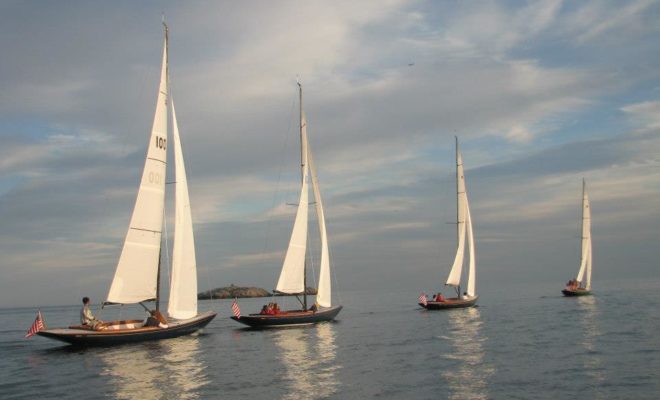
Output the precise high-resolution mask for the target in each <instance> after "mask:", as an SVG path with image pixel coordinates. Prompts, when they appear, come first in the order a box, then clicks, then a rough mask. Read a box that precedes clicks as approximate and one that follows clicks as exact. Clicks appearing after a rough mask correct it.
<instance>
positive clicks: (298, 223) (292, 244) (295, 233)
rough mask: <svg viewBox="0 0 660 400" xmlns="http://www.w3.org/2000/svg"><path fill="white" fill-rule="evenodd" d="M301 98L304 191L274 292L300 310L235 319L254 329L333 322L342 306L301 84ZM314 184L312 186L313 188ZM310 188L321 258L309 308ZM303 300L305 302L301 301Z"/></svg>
mask: <svg viewBox="0 0 660 400" xmlns="http://www.w3.org/2000/svg"><path fill="white" fill-rule="evenodd" d="M298 89H299V96H300V166H301V171H300V174H301V189H300V201H299V202H298V210H297V212H296V219H295V222H294V224H293V229H292V232H291V239H290V240H289V247H288V248H287V251H286V256H285V257H284V263H283V265H282V271H281V273H280V278H279V280H278V282H277V287H276V288H275V292H276V293H279V294H284V295H294V296H296V297H297V298H298V300H299V301H300V303H301V306H302V309H301V310H290V311H284V312H279V313H276V314H249V315H245V316H243V315H241V316H234V317H232V319H234V320H235V321H238V322H240V323H243V324H245V325H248V326H251V327H275V326H291V325H305V324H314V323H317V322H324V321H330V320H332V319H334V318H335V317H336V316H337V314H339V312H340V311H341V309H342V306H333V305H332V287H331V286H332V285H331V282H330V252H329V249H328V235H327V231H326V228H325V213H324V211H323V201H322V200H321V191H320V189H319V183H318V177H317V174H316V166H315V164H314V159H313V157H312V150H311V147H310V145H309V142H308V140H307V121H306V118H305V114H304V112H303V106H302V86H301V85H300V82H298ZM310 184H311V185H310ZM309 186H312V190H313V192H314V200H315V203H314V204H315V209H316V216H317V220H318V226H319V236H320V239H321V258H320V261H321V262H320V264H321V265H320V268H319V282H318V290H317V294H316V303H315V304H314V305H313V306H312V307H309V308H308V304H307V290H306V288H307V269H308V268H307V230H308V214H309V193H308V192H309ZM300 297H302V299H301V298H300Z"/></svg>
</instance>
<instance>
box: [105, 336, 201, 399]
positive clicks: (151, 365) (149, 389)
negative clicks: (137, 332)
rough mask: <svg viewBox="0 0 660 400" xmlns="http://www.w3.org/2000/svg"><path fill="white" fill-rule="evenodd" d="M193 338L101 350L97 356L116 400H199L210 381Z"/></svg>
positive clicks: (198, 345)
mask: <svg viewBox="0 0 660 400" xmlns="http://www.w3.org/2000/svg"><path fill="white" fill-rule="evenodd" d="M200 352H201V351H200V344H199V338H198V337H195V336H192V337H191V336H188V337H182V338H177V339H170V340H164V341H161V342H157V343H148V344H146V343H145V344H142V345H136V346H122V347H116V348H110V349H103V351H100V352H98V353H97V355H98V357H99V358H100V359H101V361H102V362H103V363H104V364H105V368H103V370H102V375H105V376H108V377H109V378H110V382H111V383H112V385H111V387H112V388H113V390H114V393H113V394H112V397H113V398H116V399H131V400H132V399H145V400H150V399H162V398H176V399H198V398H202V395H201V389H202V388H203V387H204V386H206V385H207V384H208V383H209V382H210V380H209V378H208V375H207V374H206V372H205V370H206V365H204V364H203V361H201V360H203V358H202V357H201V356H200Z"/></svg>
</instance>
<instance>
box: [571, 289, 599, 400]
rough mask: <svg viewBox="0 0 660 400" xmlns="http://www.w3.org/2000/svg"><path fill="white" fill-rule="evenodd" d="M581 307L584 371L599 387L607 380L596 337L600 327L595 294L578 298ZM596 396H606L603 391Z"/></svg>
mask: <svg viewBox="0 0 660 400" xmlns="http://www.w3.org/2000/svg"><path fill="white" fill-rule="evenodd" d="M578 301H579V303H578V307H579V309H580V311H581V312H580V314H581V315H580V318H579V321H580V325H581V327H582V342H581V343H580V344H581V345H582V347H583V348H584V350H585V356H584V372H585V374H587V376H589V377H590V378H591V379H592V380H593V387H594V388H599V387H600V385H601V384H602V383H603V382H604V381H605V376H604V375H603V370H604V369H603V365H602V360H601V358H600V357H599V355H598V352H597V350H596V338H597V337H598V336H600V329H599V328H598V304H597V303H596V298H595V297H594V296H583V297H580V298H579V299H578ZM595 395H596V398H604V397H603V395H602V393H599V392H598V391H597V392H596V393H595Z"/></svg>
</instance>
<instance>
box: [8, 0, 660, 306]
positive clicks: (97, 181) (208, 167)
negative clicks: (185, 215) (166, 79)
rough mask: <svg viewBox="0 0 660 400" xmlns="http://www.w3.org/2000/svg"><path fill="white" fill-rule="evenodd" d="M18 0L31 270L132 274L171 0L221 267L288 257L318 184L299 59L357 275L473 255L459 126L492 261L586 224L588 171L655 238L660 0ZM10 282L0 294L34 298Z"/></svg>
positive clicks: (22, 176)
mask: <svg viewBox="0 0 660 400" xmlns="http://www.w3.org/2000/svg"><path fill="white" fill-rule="evenodd" d="M1 7H2V9H3V12H2V13H0V47H2V48H3V49H5V52H4V53H3V63H2V64H1V65H0V89H2V90H0V139H2V143H3V145H2V146H0V217H1V219H2V221H3V223H2V224H0V239H2V240H3V242H4V243H8V244H7V245H6V246H5V247H4V250H5V252H6V254H7V256H6V257H5V261H3V262H0V271H1V273H2V274H3V277H4V276H7V274H8V271H13V268H14V267H15V265H12V264H21V265H26V266H27V267H26V268H25V276H24V277H25V278H26V279H28V277H29V276H31V277H32V278H35V277H37V276H36V275H30V274H32V273H34V272H35V271H37V270H39V271H41V272H42V273H44V274H46V275H45V276H46V278H40V279H44V281H50V280H51V278H52V280H54V281H58V279H60V280H61V281H62V282H60V283H61V284H62V285H63V291H64V292H65V293H71V292H72V290H73V289H72V287H73V286H75V285H74V284H73V283H71V282H68V281H66V279H63V278H62V277H59V278H58V271H64V270H65V267H63V266H62V264H67V265H70V266H71V267H70V268H71V269H76V271H77V274H78V276H80V278H81V279H83V280H86V281H92V280H94V279H99V278H96V277H97V276H103V277H105V276H106V275H110V274H111V273H112V268H113V267H114V264H115V263H116V256H117V253H118V252H119V250H120V247H121V243H122V240H123V237H124V235H125V232H126V226H127V224H128V220H129V218H130V213H131V210H132V207H133V204H134V201H135V193H136V189H137V184H138V181H139V177H140V173H141V168H142V165H143V162H144V160H143V157H144V148H145V144H146V140H147V135H148V133H149V130H150V125H151V122H152V118H153V107H154V101H155V100H154V98H155V93H156V90H157V80H158V73H159V62H160V54H161V53H160V52H161V51H162V48H161V44H162V32H161V27H160V15H161V12H162V11H163V8H164V9H165V12H166V15H167V19H168V22H169V25H170V56H171V57H170V78H171V84H172V92H173V93H174V95H175V97H176V98H177V108H178V115H177V116H178V118H179V125H180V128H181V134H182V139H183V144H184V154H185V157H186V167H187V170H188V178H189V186H190V193H191V204H192V207H193V210H192V212H193V218H194V222H195V229H196V231H195V232H196V240H197V245H198V256H199V257H198V258H199V260H200V265H203V266H205V267H204V268H209V269H214V268H217V269H220V268H224V270H223V271H224V272H223V274H224V275H223V278H221V279H233V280H235V281H236V282H238V281H246V280H249V279H254V280H255V282H261V281H262V280H267V282H265V283H262V284H264V285H272V283H273V282H272V280H273V279H274V278H273V277H276V276H277V271H276V270H277V268H279V261H278V262H276V261H277V260H276V259H277V255H278V254H281V252H283V251H284V249H285V248H286V243H287V241H288V237H289V234H290V229H291V224H292V221H293V214H294V212H295V210H294V208H293V207H290V206H287V205H286V203H291V202H295V201H297V195H298V191H299V187H298V179H299V178H298V173H299V171H298V168H299V166H298V159H299V145H298V142H297V141H298V132H297V119H298V103H297V101H298V97H297V96H298V94H297V92H296V90H297V88H296V85H295V77H296V75H299V76H300V79H301V81H302V83H303V88H304V105H305V111H306V114H307V117H308V123H309V135H310V142H311V144H312V148H313V151H314V156H315V161H316V164H317V166H318V170H319V179H320V184H321V190H322V194H323V199H324V204H325V207H326V215H327V218H328V230H329V236H330V240H331V245H332V246H333V254H334V255H335V257H336V261H337V263H338V264H339V265H338V268H339V270H340V271H341V272H342V274H338V278H340V279H345V282H346V283H347V284H346V286H347V287H355V286H356V285H360V284H364V285H382V286H383V287H385V286H387V285H388V284H390V283H388V281H387V279H386V278H390V279H392V280H396V281H397V282H408V283H410V284H411V285H413V284H418V283H420V282H422V283H423V282H424V280H425V279H427V278H424V277H422V274H417V273H415V271H422V270H424V271H427V272H428V271H429V270H430V268H431V267H430V266H431V265H432V266H435V265H437V264H438V260H439V259H440V258H442V259H444V256H446V254H450V255H451V254H453V247H454V246H455V243H454V240H455V232H454V230H453V229H452V228H451V227H448V226H447V225H446V224H445V222H446V221H451V220H452V219H453V216H454V213H455V203H454V202H455V195H454V193H453V190H454V189H453V188H454V183H453V176H452V169H453V149H451V147H452V146H453V138H452V136H454V135H456V136H459V137H460V139H461V146H462V150H463V155H464V159H465V161H466V167H467V171H466V176H467V178H468V191H469V193H470V196H471V205H472V206H473V207H474V218H475V229H476V234H477V239H478V248H479V249H480V251H481V249H483V253H480V256H479V257H480V259H486V260H489V262H492V263H494V264H497V263H500V264H501V265H506V264H508V263H511V265H514V264H515V263H516V262H518V263H519V264H520V265H521V264H522V263H523V262H522V261H516V260H512V259H511V257H510V254H507V253H510V252H511V251H507V250H506V248H507V247H508V248H511V245H512V244H516V243H517V242H519V241H524V242H525V243H526V244H527V246H526V247H527V248H529V249H530V250H529V251H530V254H532V255H541V254H546V253H545V250H544V245H546V244H547V243H553V244H554V243H563V242H562V241H563V240H567V239H564V237H568V236H570V234H571V233H570V232H572V231H571V229H572V228H573V227H574V220H575V218H574V217H575V212H576V211H575V210H576V208H575V207H576V206H575V205H576V204H577V203H576V202H577V201H578V200H579V193H578V192H579V187H580V184H579V181H580V179H581V178H582V177H583V176H585V177H586V178H587V182H588V184H589V188H590V190H591V191H592V196H593V203H594V214H595V218H597V221H598V223H595V225H594V226H595V229H601V232H599V235H600V237H601V238H602V237H608V239H607V240H610V239H609V238H611V242H608V243H610V244H611V247H612V248H615V247H617V246H618V245H624V244H625V243H624V239H623V238H620V239H618V240H619V241H618V242H617V239H615V236H616V232H618V230H617V229H621V230H624V231H625V232H626V233H627V234H629V235H630V236H632V233H631V232H633V231H635V232H639V235H640V236H641V239H640V240H643V241H644V243H646V242H647V241H648V239H647V238H645V236H644V235H646V234H648V232H650V231H652V222H653V221H654V219H653V217H648V215H655V214H654V213H657V210H656V206H655V205H654V204H651V202H648V200H647V199H648V198H652V197H653V196H654V195H657V190H658V189H657V185H655V183H654V182H655V181H657V174H656V173H655V171H656V169H657V163H658V158H657V154H658V150H660V149H659V146H660V145H659V143H658V140H657V139H656V137H657V136H658V135H657V133H658V124H659V123H658V118H657V115H659V113H658V111H659V110H658V107H659V106H658V104H657V103H658V99H657V88H658V87H660V83H659V82H658V77H659V75H658V73H657V71H658V70H659V69H658V66H659V65H660V56H659V55H658V52H657V51H656V50H657V43H658V29H657V24H656V23H655V20H654V19H653V16H654V15H655V14H657V12H656V10H657V9H658V6H657V2H651V1H635V2H631V3H627V4H626V5H624V6H621V5H619V4H615V3H610V2H585V3H579V4H573V3H570V2H562V1H555V0H549V1H534V2H529V3H526V4H525V5H523V6H512V5H510V4H509V3H506V2H498V1H492V2H486V3H479V4H478V5H477V4H473V3H469V2H458V3H455V4H447V3H435V2H423V3H409V2H401V1H388V2H373V3H372V2H368V3H357V4H356V3H350V2H333V3H325V2H306V3H304V4H300V3H298V2H279V3H278V4H270V3H259V4H252V3H250V4H248V3H245V4H244V3H214V4H209V3H197V2H186V3H164V4H161V5H158V6H155V5H152V4H148V3H139V4H131V5H130V7H127V6H126V5H122V4H101V3H87V2H79V3H73V4H69V5H64V6H63V5H61V4H57V5H54V4H53V5H50V4H41V5H40V6H39V7H35V6H34V5H33V4H31V3H7V4H5V5H3V6H1ZM18 44H20V45H18ZM409 64H413V65H411V66H409ZM654 88H655V89H654ZM629 99H636V100H635V103H632V104H631V103H630V100H629ZM171 172H172V171H171V170H170V171H168V173H169V174H170V176H173V175H171ZM172 189H173V185H170V186H168V192H170V193H171V191H172ZM656 197H657V196H656ZM167 210H168V211H171V202H168V208H167ZM596 211H598V215H596ZM644 215H647V218H646V219H645V218H644ZM595 221H596V219H595ZM171 223H172V219H171V217H168V224H170V225H169V226H170V229H171ZM314 229H315V228H310V232H315V231H314ZM566 232H569V234H567V233H566ZM264 243H266V244H264ZM19 244H20V245H19ZM255 246H256V248H255ZM514 247H515V246H514ZM35 248H39V249H43V251H42V250H39V251H36V250H31V249H35ZM261 248H263V249H261ZM67 249H68V250H67ZM69 250H71V251H69ZM260 250H261V251H260ZM65 253H66V254H65ZM48 254H52V255H53V257H52V259H50V258H49V255H48ZM76 254H80V257H78V258H77V259H76ZM94 255H97V256H98V257H97V258H95V256H94ZM260 257H265V260H266V261H267V262H266V263H263V262H262V259H261V258H260ZM450 258H451V257H450ZM555 261H558V262H559V261H560V260H555ZM604 262H605V261H604ZM262 264H267V265H262ZM342 265H343V266H345V268H347V270H344V271H342V270H341V269H342ZM401 265H412V267H411V268H412V270H410V271H408V270H406V271H403V272H402V271H401V270H400V266H401ZM206 266H208V267H206ZM348 266H350V267H348ZM253 267H255V268H253ZM257 267H263V269H260V268H257ZM416 268H417V269H416ZM601 268H606V267H601ZM496 270H497V267H496V266H495V267H493V269H491V271H496ZM99 271H103V272H99ZM108 271H109V272H108ZM264 271H265V272H264ZM505 272H506V271H505ZM67 273H68V272H65V273H59V275H66V274H67ZM344 273H346V275H344ZM434 273H437V271H435V272H434ZM485 273H486V274H488V273H489V272H488V270H487V269H486V272H485ZM531 273H532V272H530V274H531ZM265 275H268V279H266V278H263V277H262V276H265ZM342 275H344V276H343V277H342ZM225 276H226V277H227V278H224V277H225ZM93 277H94V279H92V278H93ZM248 278H249V279H248ZM562 279H563V278H562ZM69 280H70V279H69ZM4 282H5V281H4V279H3V282H2V283H0V296H5V297H2V298H0V302H2V303H3V304H8V303H7V302H10V301H13V299H14V296H18V297H16V298H17V299H19V298H20V294H18V293H10V294H3V293H9V289H11V288H10V287H8V286H7V285H8V284H6V283H4ZM58 282H59V281H58ZM95 282H96V281H95ZM247 283H249V284H252V282H247ZM96 284H98V291H100V292H104V291H105V290H106V289H107V287H106V286H104V285H107V282H106V283H105V284H104V283H101V282H98V283H95V285H96ZM402 284H403V283H402ZM58 298H59V300H58V301H60V302H68V301H69V300H67V299H66V294H63V295H61V296H60V297H58ZM25 301H27V300H25V299H22V300H19V302H21V303H23V302H25Z"/></svg>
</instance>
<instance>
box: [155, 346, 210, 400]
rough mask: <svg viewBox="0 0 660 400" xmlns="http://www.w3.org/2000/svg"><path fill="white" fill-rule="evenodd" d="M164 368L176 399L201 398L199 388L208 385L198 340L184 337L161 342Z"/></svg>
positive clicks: (208, 381)
mask: <svg viewBox="0 0 660 400" xmlns="http://www.w3.org/2000/svg"><path fill="white" fill-rule="evenodd" d="M162 344H163V347H165V349H166V351H165V353H164V355H163V359H164V367H165V369H166V370H167V371H166V374H167V375H168V377H169V380H170V382H171V384H172V385H173V386H174V387H175V391H174V393H176V398H177V399H198V398H201V396H200V393H201V388H203V387H204V386H206V385H207V384H209V383H210V379H209V377H208V375H207V374H206V364H204V362H203V357H202V354H201V350H200V342H199V338H198V337H196V336H190V337H184V338H179V339H173V340H165V341H163V342H162Z"/></svg>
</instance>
